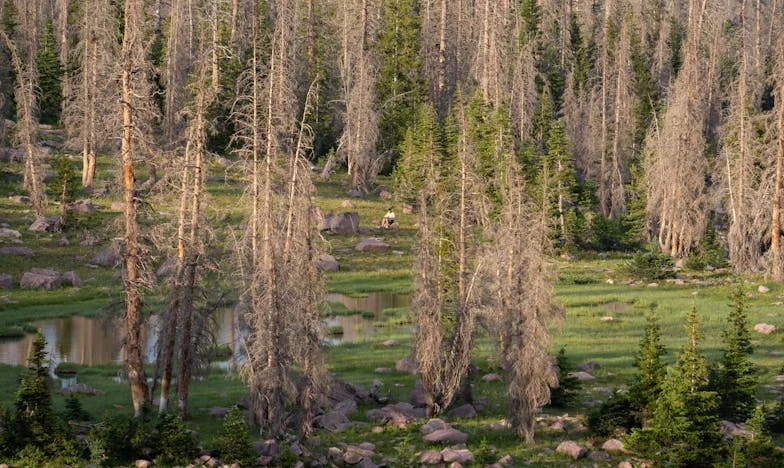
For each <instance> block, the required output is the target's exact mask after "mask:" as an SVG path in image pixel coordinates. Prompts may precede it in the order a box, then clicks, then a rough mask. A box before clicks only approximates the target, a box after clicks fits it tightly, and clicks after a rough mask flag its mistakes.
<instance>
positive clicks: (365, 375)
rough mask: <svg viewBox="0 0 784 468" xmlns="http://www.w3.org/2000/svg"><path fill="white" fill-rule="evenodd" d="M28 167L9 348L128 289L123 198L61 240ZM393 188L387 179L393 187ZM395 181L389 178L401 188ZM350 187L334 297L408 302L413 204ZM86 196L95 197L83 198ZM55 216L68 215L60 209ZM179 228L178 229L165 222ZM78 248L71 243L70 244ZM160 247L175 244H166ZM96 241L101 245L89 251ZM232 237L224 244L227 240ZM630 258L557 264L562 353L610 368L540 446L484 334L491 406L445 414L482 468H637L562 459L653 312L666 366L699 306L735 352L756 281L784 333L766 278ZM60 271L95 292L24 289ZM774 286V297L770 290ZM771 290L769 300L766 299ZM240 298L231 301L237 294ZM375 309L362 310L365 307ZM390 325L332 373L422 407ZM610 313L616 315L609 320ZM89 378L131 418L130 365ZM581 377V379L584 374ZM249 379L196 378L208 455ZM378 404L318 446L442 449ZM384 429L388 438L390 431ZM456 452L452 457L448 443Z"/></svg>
mask: <svg viewBox="0 0 784 468" xmlns="http://www.w3.org/2000/svg"><path fill="white" fill-rule="evenodd" d="M112 164H113V163H111V162H110V161H109V160H107V159H101V161H100V166H99V183H98V187H99V188H101V187H111V186H113V185H116V184H114V181H113V180H112V175H111V174H112V171H111V168H112ZM214 169H215V170H214V171H213V172H221V173H224V174H226V176H225V178H224V177H221V178H213V179H210V182H209V183H208V190H209V192H210V196H209V203H208V207H209V208H208V209H207V214H206V218H207V220H208V222H209V224H210V225H211V226H212V231H213V232H212V234H211V236H212V237H211V239H212V241H211V245H212V247H213V248H214V249H215V252H216V258H215V264H216V265H218V266H222V267H223V268H221V270H223V271H231V269H230V268H227V266H228V265H231V264H232V261H233V260H232V254H231V245H230V241H227V240H225V239H231V238H232V237H236V236H237V235H238V233H240V232H241V223H242V215H243V211H242V208H241V203H238V200H239V199H240V198H241V197H242V192H243V186H244V184H243V183H242V181H241V180H239V178H237V177H233V175H232V169H231V168H228V169H223V168H214ZM20 171H21V166H20V165H19V164H16V163H8V162H0V224H2V226H3V227H5V228H7V229H11V230H15V231H18V232H19V233H20V234H21V237H20V239H13V238H6V237H0V247H11V246H17V247H19V246H26V247H29V248H30V249H31V250H32V252H33V255H31V256H24V255H2V262H1V263H0V274H2V273H4V274H11V275H12V277H13V280H14V282H15V287H13V288H12V289H5V290H0V335H2V336H6V337H8V338H9V339H11V338H14V337H18V336H19V335H20V334H23V333H25V332H29V331H30V327H29V325H27V324H29V323H30V322H32V321H34V320H38V319H42V318H51V317H59V316H70V315H77V314H78V315H95V314H99V313H104V312H105V310H106V309H107V306H108V305H109V304H110V303H112V302H114V301H117V300H119V299H121V281H120V279H119V277H118V276H117V275H116V271H117V270H116V269H113V268H111V267H101V266H99V267H95V266H93V265H92V264H91V263H90V261H91V260H90V259H91V258H92V257H93V256H94V255H95V254H96V253H97V252H98V251H100V250H102V249H104V248H106V247H107V246H109V245H110V244H111V242H112V239H113V238H114V237H116V236H117V235H118V234H117V232H119V231H118V228H117V226H118V216H119V214H120V211H119V210H118V209H111V208H110V207H111V206H112V203H113V202H118V201H119V194H117V193H113V192H112V191H111V190H108V191H107V193H106V195H104V196H95V195H93V197H92V198H91V200H92V201H93V202H94V203H96V204H99V205H102V206H103V207H104V208H102V209H99V210H98V211H96V212H95V213H91V214H81V213H79V214H74V215H73V218H72V221H71V223H72V224H71V225H70V227H69V229H68V230H66V231H65V232H63V233H57V234H49V233H38V232H31V231H28V230H27V227H28V226H29V225H30V224H31V223H32V221H33V217H34V215H33V212H32V207H31V206H30V205H27V204H24V203H17V202H15V201H13V200H12V199H10V198H9V197H10V196H13V195H18V194H20V193H21V192H20V188H19V186H20V184H21V175H20ZM382 182H383V181H382ZM386 182H389V181H388V180H387V181H386ZM348 189H349V186H348V184H347V182H346V181H345V180H344V178H343V177H341V176H337V177H336V178H335V180H334V181H333V182H329V183H318V187H317V191H318V194H317V199H316V204H317V205H318V206H319V207H321V209H322V210H323V211H324V212H329V211H332V212H344V211H356V212H358V213H359V216H360V219H361V223H360V228H361V232H360V234H358V235H327V236H326V237H325V242H326V244H327V248H328V249H329V250H330V251H331V252H332V254H333V255H334V256H335V257H336V258H337V260H338V261H339V262H340V271H339V272H334V273H330V274H329V275H328V281H327V289H328V290H329V291H330V292H340V293H343V294H347V295H353V296H361V295H363V294H366V293H369V292H374V291H385V292H394V293H404V294H405V293H408V292H410V289H411V265H412V263H413V258H414V255H415V252H414V251H413V248H414V240H415V234H416V230H415V215H413V214H404V213H403V211H402V207H399V206H395V210H396V213H397V219H398V221H399V223H400V226H401V228H400V229H396V230H381V229H379V228H378V224H379V223H380V220H381V217H382V216H383V214H384V212H385V211H386V209H387V208H388V207H389V205H390V204H392V203H391V202H390V201H388V200H385V199H383V198H380V197H379V196H378V195H369V196H366V197H363V198H351V197H349V195H347V191H348ZM83 197H85V198H86V195H83ZM150 200H151V204H150V206H149V220H148V223H149V225H150V226H155V225H158V224H161V220H167V219H169V218H171V213H172V212H173V210H172V207H173V206H175V205H174V204H173V196H172V195H171V194H170V192H167V191H165V190H164V191H161V193H160V194H156V195H154V196H152V197H151V199H150ZM51 209H52V213H53V214H54V213H55V212H56V211H57V207H55V206H54V205H52V208H51ZM164 224H165V223H164ZM368 237H377V238H379V239H383V240H384V241H385V242H387V243H389V244H390V245H391V249H390V250H388V251H381V252H358V251H354V250H353V246H354V245H355V244H356V243H357V242H359V241H361V240H362V239H365V238H368ZM63 238H65V239H67V241H68V242H67V245H65V244H66V242H65V241H63V240H62V239H63ZM160 238H163V239H165V236H161V237H160ZM85 239H95V241H96V242H97V243H95V245H89V244H92V243H93V242H87V243H86V244H88V245H82V243H84V240H85ZM222 239H223V241H222ZM158 247H159V249H158V252H159V254H158V258H157V259H156V264H160V263H161V262H162V261H163V260H164V259H165V257H166V249H167V248H168V249H170V248H172V247H173V246H162V245H159V246H158ZM628 257H629V255H628V254H623V253H608V254H597V253H584V254H580V255H579V257H578V258H569V259H566V258H559V259H557V260H556V266H557V268H558V273H559V281H558V284H557V286H556V301H557V302H558V303H560V304H561V305H563V306H564V308H565V312H566V315H565V319H564V320H563V322H562V323H560V324H559V325H557V326H556V327H554V328H553V347H552V349H553V353H557V352H558V350H560V349H561V348H564V349H565V352H566V356H567V357H568V358H569V360H570V361H571V362H573V363H574V365H575V367H579V366H582V365H586V364H591V363H597V364H598V367H596V368H594V369H592V370H590V371H589V372H590V374H591V375H592V376H593V377H594V379H592V380H587V381H585V382H583V385H582V389H581V390H580V392H579V394H578V396H577V398H576V400H575V401H574V402H573V403H571V404H570V405H569V406H567V407H566V408H549V407H548V408H545V409H544V412H543V414H542V417H541V418H540V419H541V421H540V423H539V424H538V425H537V432H536V440H537V442H536V444H532V445H527V444H525V443H524V442H523V441H521V440H520V439H519V438H518V437H517V436H516V435H515V434H514V432H513V431H511V430H509V429H489V428H488V425H492V424H496V423H499V422H500V421H502V420H503V419H504V418H505V417H506V411H507V402H506V390H505V386H504V383H503V382H502V381H501V382H499V381H489V382H485V381H483V380H482V379H480V377H481V376H483V375H485V374H489V373H498V374H500V375H501V379H502V380H503V379H504V378H505V376H504V373H503V372H502V370H501V369H500V367H499V365H498V361H497V358H496V348H495V346H494V345H493V342H492V339H491V337H490V336H488V334H487V332H486V331H484V330H483V331H481V332H480V334H479V336H478V337H477V342H476V346H475V350H474V355H473V360H474V363H475V365H476V366H477V367H478V370H479V372H478V374H477V377H476V379H475V380H474V383H473V393H474V396H475V397H480V398H487V404H486V405H485V407H484V408H483V409H482V410H481V411H479V413H478V415H477V416H476V417H472V418H453V417H448V416H447V417H445V419H446V420H447V421H449V422H450V423H451V424H452V425H453V426H454V427H455V428H457V429H459V430H461V431H463V432H464V433H466V434H468V440H467V442H466V444H465V445H466V447H467V448H468V449H470V450H471V451H472V452H473V454H474V456H475V460H476V465H477V466H479V465H480V463H493V462H496V461H497V460H499V459H500V458H502V457H503V456H505V455H510V456H511V457H512V460H513V461H514V463H515V464H517V465H520V464H533V465H542V466H547V465H554V466H557V465H564V464H567V463H577V464H580V463H585V464H586V465H588V466H592V465H595V464H598V465H609V466H616V465H617V464H618V463H619V462H620V461H623V460H634V459H633V457H631V456H629V455H627V454H623V453H610V454H609V457H610V458H609V459H606V460H605V459H596V460H589V459H581V460H580V461H577V462H575V461H573V460H572V459H571V458H569V457H567V456H565V455H563V454H559V453H554V450H555V448H556V447H557V446H558V445H559V443H561V442H562V441H564V440H574V441H576V442H578V443H580V444H583V445H585V446H586V447H587V448H588V449H589V450H594V451H599V450H601V445H602V444H603V442H604V441H605V440H606V439H605V438H602V439H595V438H592V437H590V436H589V434H588V432H587V430H586V429H585V426H584V424H585V417H586V415H587V413H588V412H589V410H590V408H591V407H593V406H595V405H596V404H597V403H598V402H600V401H602V400H605V399H606V398H607V397H608V395H610V394H612V392H614V391H617V390H619V389H624V388H626V387H627V386H628V384H629V382H630V381H631V378H632V376H633V375H634V374H635V372H636V369H635V367H634V366H633V364H634V357H635V355H636V353H637V349H638V343H639V341H640V339H641V337H642V333H643V328H644V324H645V312H646V311H647V310H649V309H650V308H651V307H652V306H655V308H656V310H657V312H658V315H659V317H660V323H661V327H662V341H663V344H664V346H665V347H666V348H667V351H668V352H667V355H666V357H665V359H666V360H667V362H668V363H671V362H674V361H675V359H676V357H677V353H678V352H679V350H680V348H681V347H682V346H683V344H684V343H685V342H686V331H685V328H684V326H685V322H686V315H687V313H688V312H689V310H690V308H691V307H692V305H696V307H697V310H698V313H699V317H700V320H701V322H702V331H703V335H704V341H703V343H702V349H703V350H704V352H705V353H706V355H707V357H708V359H709V361H710V362H716V360H717V359H718V357H719V356H720V353H721V349H720V348H721V333H722V330H723V328H724V326H725V323H726V317H727V315H728V312H729V310H730V306H729V304H730V302H731V301H730V294H731V292H732V290H733V288H734V287H735V284H736V283H737V281H741V282H742V283H743V288H744V290H745V291H746V292H747V296H748V299H747V312H748V316H749V323H750V324H751V325H752V326H753V325H754V324H756V323H760V322H766V323H770V324H773V325H775V326H776V327H778V328H779V330H780V329H782V327H784V288H782V286H781V285H779V284H777V283H775V282H772V281H765V278H763V277H758V276H749V277H744V278H740V279H738V278H735V277H734V276H733V275H731V274H730V273H728V272H726V271H722V270H714V271H688V270H687V271H682V272H680V273H679V275H680V276H679V279H678V280H677V281H676V280H668V281H661V282H657V283H654V284H651V283H649V282H642V283H641V282H635V281H633V279H632V278H629V277H628V276H627V275H626V274H625V273H624V269H623V266H624V264H625V262H626V261H627V259H628ZM33 267H37V268H54V269H56V270H58V271H61V272H64V271H75V272H76V273H77V274H78V275H79V276H80V278H82V279H85V280H86V279H89V282H87V283H85V284H84V285H83V286H81V287H78V288H76V287H61V288H58V289H55V290H52V291H42V290H29V289H20V288H19V287H18V283H19V280H20V278H21V276H22V274H23V273H24V272H25V271H28V270H29V269H30V268H33ZM209 278H210V281H214V284H211V285H210V287H211V288H213V286H214V288H213V289H216V290H218V289H226V290H231V289H232V281H233V279H232V278H231V276H229V275H222V274H216V275H213V276H209ZM760 285H763V286H765V288H762V289H760V288H759V286H760ZM760 291H766V292H760ZM232 294H234V295H236V287H234V292H233V293H232V292H230V293H229V297H231V295H232ZM164 298H165V281H163V280H161V279H159V280H158V284H157V285H154V286H153V287H152V288H151V289H150V290H149V293H148V299H147V302H146V303H147V307H148V312H154V310H155V309H156V307H160V306H161V305H162V304H163V301H164ZM358 312H361V311H358ZM384 317H385V318H384V320H381V321H380V322H379V323H376V327H375V331H374V333H373V334H372V336H370V337H367V338H362V339H360V340H358V341H355V342H351V343H346V344H342V345H338V346H334V347H329V348H327V349H326V362H327V366H328V368H329V372H330V373H331V374H332V375H333V376H334V377H335V378H337V379H340V380H343V381H346V382H350V383H352V384H357V385H360V386H363V387H364V388H365V389H369V388H370V386H371V385H372V384H373V382H374V381H376V380H378V381H380V383H381V386H380V393H381V394H382V395H385V396H388V397H390V398H391V400H394V401H408V400H409V394H410V392H411V390H412V388H413V387H414V383H415V376H414V375H411V374H409V373H403V372H397V371H396V370H395V364H396V362H397V361H398V360H400V359H402V358H405V357H408V356H409V355H410V342H411V336H410V326H411V319H410V317H409V315H408V311H407V310H406V309H405V308H403V309H399V308H398V309H392V310H389V311H385V313H384ZM608 317H611V319H609V318H608ZM782 336H784V335H782V334H781V332H778V333H772V334H768V335H764V334H760V333H757V332H752V343H753V345H754V349H755V351H754V355H753V358H752V359H753V361H754V363H755V364H757V365H758V366H759V373H758V383H759V394H758V398H759V399H760V400H762V401H766V402H769V403H770V402H773V401H775V400H776V399H777V398H778V395H779V393H780V392H781V391H782V382H780V381H778V380H777V376H779V375H781V374H784V370H783V369H782V364H783V363H782V359H781V356H782V355H784V342H783V341H782ZM387 340H395V341H397V343H398V344H397V345H396V346H393V347H386V346H383V345H382V343H383V342H385V341H387ZM72 367H73V368H74V369H75V370H76V371H77V379H78V381H79V383H83V384H86V385H89V386H92V387H95V388H98V389H101V390H103V391H105V392H106V394H105V395H104V396H100V397H98V396H85V397H82V398H81V401H82V404H83V406H84V408H85V409H86V410H87V411H88V412H89V413H91V414H92V415H93V417H94V418H95V419H96V420H100V418H102V417H104V415H108V414H116V413H117V412H127V413H130V412H131V408H132V407H131V401H130V392H129V390H128V385H127V383H126V382H125V381H124V379H123V368H122V366H121V365H119V364H109V365H100V366H79V365H76V366H72ZM378 368H390V369H391V372H388V373H378V372H376V369H378ZM576 370H579V369H576ZM20 373H21V369H20V368H19V367H14V366H8V365H0V403H2V404H4V405H5V406H6V407H7V408H9V407H11V406H12V405H13V401H14V394H15V389H16V386H17V384H18V377H19V375H20ZM246 393H247V392H246V390H245V387H244V383H243V381H242V379H241V378H240V376H239V375H237V374H236V373H234V372H227V371H225V370H220V369H213V371H212V372H211V373H210V374H208V375H206V376H205V377H203V378H201V379H199V380H197V381H195V382H194V383H193V386H192V390H191V408H192V410H191V419H190V420H189V421H188V423H187V424H188V426H189V427H191V428H193V429H194V430H196V431H197V432H198V434H199V439H200V442H201V445H202V446H203V447H204V448H206V449H210V447H211V446H212V444H213V440H214V438H215V436H216V434H217V432H218V430H219V428H220V426H221V421H220V419H219V418H216V417H213V416H210V414H209V409H210V408H215V407H229V406H231V405H233V404H234V403H235V402H236V401H238V400H241V399H242V398H243V397H245V396H246ZM54 403H55V407H56V408H57V409H58V410H60V411H61V410H63V408H64V397H63V396H62V395H60V394H59V393H58V394H56V395H55V398H54ZM378 407H379V405H377V404H369V403H361V404H360V405H359V410H358V412H357V413H355V414H353V415H351V416H350V419H351V420H352V421H355V422H359V423H360V424H357V425H355V426H354V427H351V428H349V429H347V430H345V431H342V432H330V431H327V430H323V429H319V430H317V431H316V432H315V437H313V439H311V440H310V441H309V442H308V443H307V444H306V446H307V448H308V449H310V450H311V451H312V452H314V453H321V454H326V453H327V449H328V448H329V447H332V446H338V445H339V444H341V443H346V444H359V443H361V442H370V443H372V444H374V445H375V449H374V451H375V454H376V455H375V456H374V458H373V459H374V461H375V462H376V463H380V462H382V461H384V462H385V463H387V464H388V465H389V466H408V465H410V464H411V463H412V461H413V460H417V461H418V458H415V454H416V453H418V452H420V451H422V450H425V449H427V448H432V447H431V444H428V443H426V442H424V441H423V439H422V434H421V433H420V431H419V426H420V425H421V424H423V423H424V422H425V421H421V422H420V423H414V424H410V425H409V426H408V427H407V428H397V427H392V426H380V425H378V424H377V423H369V422H368V421H367V417H366V414H365V412H366V410H368V409H371V408H378ZM555 419H559V420H561V422H563V423H564V424H563V426H564V427H563V428H560V427H558V425H553V424H551V423H552V422H553V420H555ZM379 427H380V428H381V429H378V428H379ZM437 448H443V447H437Z"/></svg>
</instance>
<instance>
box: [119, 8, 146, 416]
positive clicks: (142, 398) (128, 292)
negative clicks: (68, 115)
mask: <svg viewBox="0 0 784 468" xmlns="http://www.w3.org/2000/svg"><path fill="white" fill-rule="evenodd" d="M139 1H140V0H126V2H125V14H124V19H125V33H124V37H123V69H122V79H121V99H120V103H121V107H122V124H123V132H122V144H121V148H120V153H121V157H122V167H123V201H124V202H125V216H124V217H125V273H126V278H125V321H126V328H127V334H128V336H127V339H126V343H125V345H126V368H127V371H128V380H129V381H130V384H131V399H132V401H133V414H134V416H137V417H138V416H140V415H141V412H142V407H143V406H144V405H145V404H146V402H147V400H148V397H149V396H148V393H149V392H148V388H147V377H146V375H145V373H144V357H143V354H142V349H143V344H142V338H141V324H142V311H141V298H140V295H139V286H140V283H141V278H140V272H139V223H138V219H137V216H138V214H137V209H136V192H135V187H134V184H135V176H134V164H133V160H134V156H135V148H134V144H133V140H134V137H133V131H134V125H135V122H134V101H135V98H136V96H135V93H134V92H133V84H132V82H133V80H134V79H139V78H137V77H138V76H139V74H138V72H137V71H136V67H138V66H140V65H141V64H138V63H135V56H136V55H137V51H135V50H134V49H135V48H140V47H142V45H141V43H140V42H139V40H140V37H139V36H140V31H139V28H141V18H140V15H139V11H138V10H139V9H140V5H139V4H138V2H139Z"/></svg>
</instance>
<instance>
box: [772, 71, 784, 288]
mask: <svg viewBox="0 0 784 468" xmlns="http://www.w3.org/2000/svg"><path fill="white" fill-rule="evenodd" d="M780 89H781V91H780V92H779V95H780V96H784V84H782V85H781V87H780ZM778 104H779V118H778V119H777V125H776V127H777V131H778V152H777V153H776V182H775V184H776V185H775V186H774V195H773V224H772V226H771V232H770V250H771V262H772V266H773V268H772V270H773V277H774V278H775V279H776V280H778V281H781V280H782V279H784V263H783V261H784V258H782V255H781V190H782V187H781V185H782V183H784V103H778Z"/></svg>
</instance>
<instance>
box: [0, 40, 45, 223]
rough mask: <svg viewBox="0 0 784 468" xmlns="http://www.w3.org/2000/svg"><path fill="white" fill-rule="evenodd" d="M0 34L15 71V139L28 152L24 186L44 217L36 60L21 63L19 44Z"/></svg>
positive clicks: (36, 208)
mask: <svg viewBox="0 0 784 468" xmlns="http://www.w3.org/2000/svg"><path fill="white" fill-rule="evenodd" d="M0 35H1V36H2V38H3V41H4V42H5V45H6V47H7V48H8V51H9V52H10V54H11V62H12V64H13V67H14V73H15V74H16V89H15V90H14V98H15V100H16V120H17V122H16V125H15V127H14V130H15V133H16V138H17V140H18V141H19V144H20V145H21V146H22V148H23V149H24V152H25V159H24V182H23V187H24V188H25V190H27V191H28V192H29V194H30V199H31V200H32V203H33V209H34V210H35V216H36V218H43V216H44V214H45V213H44V209H45V207H46V191H45V189H44V181H43V170H42V168H41V161H40V160H39V157H38V149H37V148H36V139H37V138H38V121H37V120H36V118H35V112H36V98H35V96H36V95H35V70H34V68H33V66H32V63H33V62H28V63H27V65H25V64H23V63H22V60H21V58H20V57H19V54H18V53H17V49H16V44H14V42H13V41H12V40H11V38H10V37H8V35H7V34H6V33H5V32H4V31H0Z"/></svg>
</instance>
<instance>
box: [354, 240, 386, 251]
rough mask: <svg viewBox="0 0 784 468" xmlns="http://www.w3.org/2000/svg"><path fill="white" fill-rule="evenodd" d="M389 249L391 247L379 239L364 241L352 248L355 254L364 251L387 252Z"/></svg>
mask: <svg viewBox="0 0 784 468" xmlns="http://www.w3.org/2000/svg"><path fill="white" fill-rule="evenodd" d="M390 248H392V246H391V245H389V244H387V243H386V242H384V241H382V240H379V239H365V240H363V241H360V242H359V243H358V244H357V245H356V246H354V250H356V251H357V252H364V251H365V250H389V249H390Z"/></svg>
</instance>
